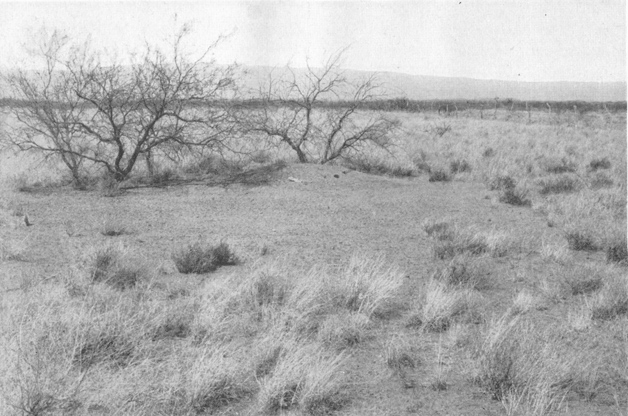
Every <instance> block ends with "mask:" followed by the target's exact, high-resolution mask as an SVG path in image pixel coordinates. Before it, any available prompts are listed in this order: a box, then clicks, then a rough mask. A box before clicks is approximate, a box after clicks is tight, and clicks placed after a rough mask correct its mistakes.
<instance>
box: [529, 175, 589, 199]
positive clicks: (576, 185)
mask: <svg viewBox="0 0 628 416" xmlns="http://www.w3.org/2000/svg"><path fill="white" fill-rule="evenodd" d="M537 185H538V186H539V194H541V195H549V194H561V193H570V192H577V191H579V190H580V189H581V188H582V183H581V180H580V178H579V177H578V176H575V175H574V174H566V173H565V174H560V175H556V176H549V177H545V178H540V179H539V180H538V181H537Z"/></svg>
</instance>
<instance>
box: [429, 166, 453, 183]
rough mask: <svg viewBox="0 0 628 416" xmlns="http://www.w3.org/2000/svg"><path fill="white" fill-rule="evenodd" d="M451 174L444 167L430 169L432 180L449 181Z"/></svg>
mask: <svg viewBox="0 0 628 416" xmlns="http://www.w3.org/2000/svg"><path fill="white" fill-rule="evenodd" d="M450 180H451V176H449V174H448V173H447V171H445V170H444V169H442V168H436V169H432V170H431V171H430V179H429V181H430V182H449V181H450Z"/></svg>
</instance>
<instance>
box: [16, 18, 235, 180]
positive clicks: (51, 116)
mask: <svg viewBox="0 0 628 416" xmlns="http://www.w3.org/2000/svg"><path fill="white" fill-rule="evenodd" d="M188 33H189V30H188V29H187V28H184V29H183V30H182V31H181V32H180V33H179V34H178V35H177V36H176V38H175V40H174V42H173V44H172V45H171V46H172V49H171V50H169V51H168V52H163V51H162V50H160V49H158V48H153V47H151V46H148V45H147V46H146V48H145V50H144V52H143V53H142V54H141V55H140V56H139V57H137V56H135V57H134V58H133V60H132V62H131V63H128V64H121V63H119V62H116V61H115V60H114V61H113V62H111V61H109V62H107V63H105V62H104V59H103V55H101V54H99V53H97V52H94V51H92V50H91V48H90V46H89V44H88V43H87V42H86V43H85V44H82V45H78V46H77V45H72V44H70V42H69V39H68V38H67V37H64V36H61V35H60V34H59V33H57V32H54V33H52V35H50V36H46V37H45V40H44V41H43V42H42V43H41V47H40V48H39V50H38V51H37V52H38V53H37V54H38V56H39V57H41V58H43V60H44V62H45V66H44V68H43V69H41V70H37V71H25V70H21V71H17V72H15V73H13V74H11V75H10V76H9V77H8V83H9V86H10V87H11V90H12V93H13V96H12V97H11V98H13V99H16V100H19V105H15V106H13V107H12V112H13V116H14V117H15V119H16V120H17V121H18V123H17V126H16V127H15V128H14V129H12V130H10V131H9V132H8V133H6V134H5V138H4V140H5V141H7V142H8V143H9V144H11V145H13V146H14V147H16V148H17V149H19V150H26V151H29V150H34V151H39V152H42V153H43V154H44V155H45V156H46V157H55V156H57V157H58V158H60V160H62V161H63V163H64V164H65V166H66V167H67V168H68V169H69V170H70V172H71V174H72V177H73V180H74V182H75V183H76V184H79V185H80V184H81V182H82V180H83V179H82V168H83V166H84V165H86V164H89V165H90V166H91V167H100V168H101V169H102V168H104V169H105V170H106V172H108V173H109V174H110V175H111V176H112V177H113V178H114V179H115V180H116V181H122V180H124V179H125V178H127V177H128V175H129V174H130V173H131V171H132V170H133V168H134V167H135V166H136V163H137V162H138V159H140V158H143V159H145V160H146V162H147V166H148V169H149V171H150V170H152V163H151V162H152V157H154V155H156V154H159V153H161V154H164V155H166V156H168V155H170V156H172V155H174V154H176V153H180V152H182V151H185V150H193V149H199V148H201V149H205V148H207V147H212V146H216V145H219V144H220V143H222V141H223V140H224V139H225V137H226V136H227V135H228V133H229V132H230V131H231V130H232V129H233V125H234V124H233V118H232V116H231V112H230V110H229V106H228V105H227V104H226V103H227V102H228V99H229V98H231V97H232V94H233V93H234V91H235V82H234V72H235V68H234V67H233V66H230V67H218V66H217V65H215V64H214V63H213V62H210V63H206V62H204V59H205V57H206V56H208V54H209V53H210V51H211V50H212V48H214V47H215V46H216V43H214V44H213V45H210V47H209V48H208V49H207V50H206V51H205V53H203V54H202V55H201V56H200V57H197V58H196V59H189V58H188V57H187V56H186V55H185V54H184V53H183V50H182V41H183V39H184V37H185V35H186V34H188ZM104 58H109V57H106V56H105V57H104Z"/></svg>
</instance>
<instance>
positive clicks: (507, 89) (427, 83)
mask: <svg viewBox="0 0 628 416" xmlns="http://www.w3.org/2000/svg"><path fill="white" fill-rule="evenodd" d="M241 70H242V71H243V72H244V73H245V75H243V76H242V79H241V82H242V84H243V90H247V89H249V90H257V89H258V87H259V86H260V83H261V82H263V81H264V80H267V79H268V75H269V73H270V72H271V71H272V72H273V76H275V77H280V76H285V75H288V72H287V69H286V68H285V67H277V68H271V67H264V66H243V67H242V68H241ZM294 72H295V73H296V74H297V75H298V74H302V73H303V72H304V69H294ZM345 73H346V75H347V76H348V77H349V79H351V80H358V79H363V78H366V77H368V76H369V75H371V74H372V72H367V71H356V70H346V71H345ZM377 75H378V80H379V81H380V82H381V83H382V85H383V93H384V97H383V98H408V99H410V100H486V99H488V100H492V99H494V98H495V97H499V98H500V99H502V100H503V99H508V98H512V99H516V100H521V101H626V82H608V83H597V82H517V81H497V80H479V79H471V78H447V77H435V76H424V75H409V74H402V73H398V72H381V73H377ZM3 81H4V80H3V79H2V77H1V76H0V98H2V97H6V96H7V95H8V88H7V85H6V84H5V83H4V82H3Z"/></svg>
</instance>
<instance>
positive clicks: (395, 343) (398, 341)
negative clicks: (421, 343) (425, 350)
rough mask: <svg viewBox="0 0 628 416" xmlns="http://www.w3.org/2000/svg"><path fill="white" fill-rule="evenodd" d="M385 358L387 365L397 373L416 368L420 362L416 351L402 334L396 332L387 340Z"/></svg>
mask: <svg viewBox="0 0 628 416" xmlns="http://www.w3.org/2000/svg"><path fill="white" fill-rule="evenodd" d="M385 349H386V350H385V353H384V358H385V360H386V365H387V366H388V367H389V368H390V369H392V370H393V371H394V372H396V373H403V372H404V371H405V370H406V369H411V368H415V367H416V366H417V365H418V364H419V359H418V358H417V357H416V351H415V348H414V347H413V345H412V344H411V343H410V341H409V340H408V339H407V337H405V336H404V335H402V334H395V335H393V336H392V337H390V338H389V339H388V340H387V341H386V346H385Z"/></svg>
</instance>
